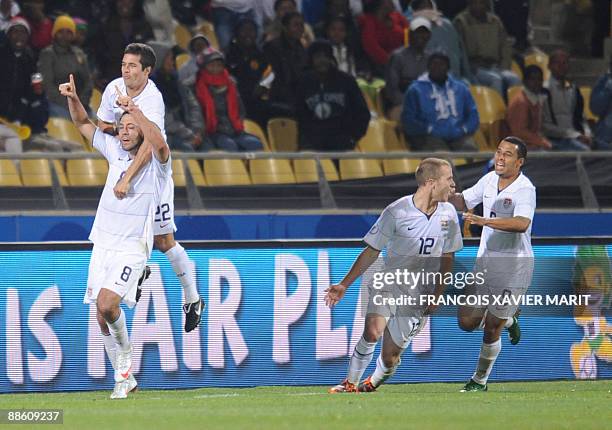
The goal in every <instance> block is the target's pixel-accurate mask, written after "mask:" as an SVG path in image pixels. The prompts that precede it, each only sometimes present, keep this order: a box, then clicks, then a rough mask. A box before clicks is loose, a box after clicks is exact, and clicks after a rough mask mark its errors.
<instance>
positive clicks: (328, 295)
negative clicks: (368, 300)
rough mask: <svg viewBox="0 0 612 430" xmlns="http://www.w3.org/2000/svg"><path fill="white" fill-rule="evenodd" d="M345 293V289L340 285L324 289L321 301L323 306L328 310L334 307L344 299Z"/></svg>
mask: <svg viewBox="0 0 612 430" xmlns="http://www.w3.org/2000/svg"><path fill="white" fill-rule="evenodd" d="M345 292H346V287H345V286H344V285H342V284H335V285H331V286H330V287H329V288H327V289H325V297H324V298H323V300H324V301H325V304H326V305H327V306H329V307H330V308H331V307H332V306H335V305H336V304H337V303H338V302H339V301H340V300H341V299H342V297H344V293H345Z"/></svg>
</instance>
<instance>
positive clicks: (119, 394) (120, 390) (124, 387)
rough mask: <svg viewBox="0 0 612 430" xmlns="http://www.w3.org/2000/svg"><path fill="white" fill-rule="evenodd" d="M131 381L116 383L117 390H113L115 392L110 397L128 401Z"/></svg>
mask: <svg viewBox="0 0 612 430" xmlns="http://www.w3.org/2000/svg"><path fill="white" fill-rule="evenodd" d="M129 383H130V381H129V380H125V381H122V382H115V388H113V392H112V393H111V395H110V398H111V399H113V400H115V399H126V398H127V396H128V393H129V392H130V390H129Z"/></svg>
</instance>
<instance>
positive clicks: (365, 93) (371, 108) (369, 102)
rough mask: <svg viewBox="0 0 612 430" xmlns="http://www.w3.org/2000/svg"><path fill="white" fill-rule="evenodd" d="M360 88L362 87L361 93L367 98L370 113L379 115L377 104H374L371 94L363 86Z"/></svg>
mask: <svg viewBox="0 0 612 430" xmlns="http://www.w3.org/2000/svg"><path fill="white" fill-rule="evenodd" d="M360 89H361V94H362V95H363V99H364V100H365V102H366V105H367V106H368V110H369V111H370V113H372V114H376V115H378V112H377V111H376V106H375V105H374V102H373V101H372V99H371V98H370V95H369V94H368V93H367V92H366V90H365V89H364V88H363V87H360Z"/></svg>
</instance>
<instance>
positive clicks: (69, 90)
mask: <svg viewBox="0 0 612 430" xmlns="http://www.w3.org/2000/svg"><path fill="white" fill-rule="evenodd" d="M59 92H60V94H61V95H63V96H65V97H66V99H67V100H68V109H69V110H70V117H71V118H72V122H73V123H74V125H76V127H77V128H78V129H79V132H80V133H81V134H82V135H83V136H85V138H86V139H87V140H89V141H90V142H92V141H93V136H94V134H95V132H96V126H95V125H94V124H93V123H92V122H91V120H90V119H89V116H88V115H87V111H86V110H85V108H84V107H83V103H81V100H79V96H78V95H77V92H76V86H75V84H74V76H73V75H72V74H70V81H69V82H66V83H63V84H60V86H59Z"/></svg>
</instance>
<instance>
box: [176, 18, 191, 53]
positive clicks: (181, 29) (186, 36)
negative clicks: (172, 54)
mask: <svg viewBox="0 0 612 430" xmlns="http://www.w3.org/2000/svg"><path fill="white" fill-rule="evenodd" d="M191 37H192V36H191V31H189V29H188V28H187V27H185V26H184V25H181V24H178V25H177V26H176V27H175V28H174V39H175V40H176V44H177V45H178V46H180V47H181V48H183V49H184V50H188V49H189V41H190V40H191Z"/></svg>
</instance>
